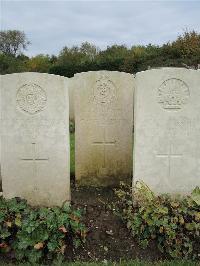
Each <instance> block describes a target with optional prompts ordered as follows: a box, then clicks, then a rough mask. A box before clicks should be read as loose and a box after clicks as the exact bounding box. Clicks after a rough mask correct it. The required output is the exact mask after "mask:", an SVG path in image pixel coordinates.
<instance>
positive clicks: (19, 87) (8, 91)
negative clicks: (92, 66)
mask: <svg viewBox="0 0 200 266" xmlns="http://www.w3.org/2000/svg"><path fill="white" fill-rule="evenodd" d="M67 80H68V79H67V78H64V77H59V76H55V75H49V74H39V73H21V74H9V75H4V76H1V174H2V189H3V196H4V197H5V198H12V197H22V198H25V199H27V200H28V202H29V203H30V204H32V205H44V206H52V205H61V204H62V203H63V202H65V201H69V200H70V175H69V172H70V171H69V168H70V158H69V153H70V148H69V106H68V88H67Z"/></svg>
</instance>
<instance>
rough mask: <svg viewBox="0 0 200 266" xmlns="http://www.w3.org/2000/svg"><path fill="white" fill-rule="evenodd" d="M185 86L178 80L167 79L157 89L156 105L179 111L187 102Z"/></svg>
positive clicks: (187, 94)
mask: <svg viewBox="0 0 200 266" xmlns="http://www.w3.org/2000/svg"><path fill="white" fill-rule="evenodd" d="M189 96H190V92H189V88H188V86H187V84H186V83H185V82H183V81H182V80H180V79H175V78H172V79H168V80H166V81H164V82H163V83H162V84H161V86H160V87H159V88H158V103H160V104H161V106H162V107H163V108H164V109H169V110H177V109H181V108H182V107H183V106H184V105H185V104H187V102H188V100H189Z"/></svg>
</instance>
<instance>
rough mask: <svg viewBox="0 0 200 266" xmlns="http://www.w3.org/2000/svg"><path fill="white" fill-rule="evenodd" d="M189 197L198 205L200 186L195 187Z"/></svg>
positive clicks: (199, 202) (199, 201)
mask: <svg viewBox="0 0 200 266" xmlns="http://www.w3.org/2000/svg"><path fill="white" fill-rule="evenodd" d="M191 198H192V200H193V201H194V202H196V204H197V205H199V206H200V188H199V187H196V188H195V189H194V190H193V191H192V194H191Z"/></svg>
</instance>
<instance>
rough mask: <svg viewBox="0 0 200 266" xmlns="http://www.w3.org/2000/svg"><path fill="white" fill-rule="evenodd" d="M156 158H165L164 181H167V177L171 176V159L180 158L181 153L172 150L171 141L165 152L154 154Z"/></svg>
mask: <svg viewBox="0 0 200 266" xmlns="http://www.w3.org/2000/svg"><path fill="white" fill-rule="evenodd" d="M156 156H157V157H158V158H164V159H167V174H166V183H169V179H170V178H171V177H172V170H173V169H172V161H173V160H174V159H175V158H181V157H182V156H183V154H181V153H176V152H173V145H172V143H170V144H169V149H168V151H167V152H166V153H158V154H156Z"/></svg>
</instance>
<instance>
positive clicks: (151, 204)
mask: <svg viewBox="0 0 200 266" xmlns="http://www.w3.org/2000/svg"><path fill="white" fill-rule="evenodd" d="M133 192H134V193H133ZM133 192H132V190H131V189H130V188H129V187H127V186H126V185H125V184H123V183H122V184H121V188H120V189H118V190H115V193H116V195H117V197H118V201H117V203H116V205H115V210H116V213H117V214H118V215H120V216H121V217H122V219H123V220H124V221H126V223H127V227H128V228H129V229H130V230H131V232H132V234H133V236H134V237H136V238H137V240H138V242H139V243H140V245H141V246H142V247H147V246H148V245H149V243H150V241H151V240H153V239H154V240H155V241H156V242H157V245H158V248H159V249H160V250H161V251H162V252H163V253H165V254H168V255H169V257H172V258H179V257H181V258H186V259H197V258H199V256H200V251H199V250H200V189H199V188H198V187H196V188H195V189H194V191H193V192H192V194H191V195H190V196H185V197H181V196H177V197H173V196H169V195H167V194H166V195H159V196H156V195H154V193H153V192H152V191H151V190H150V189H149V188H148V186H146V185H145V184H143V183H141V182H138V183H137V184H136V187H135V188H134V190H133Z"/></svg>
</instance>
